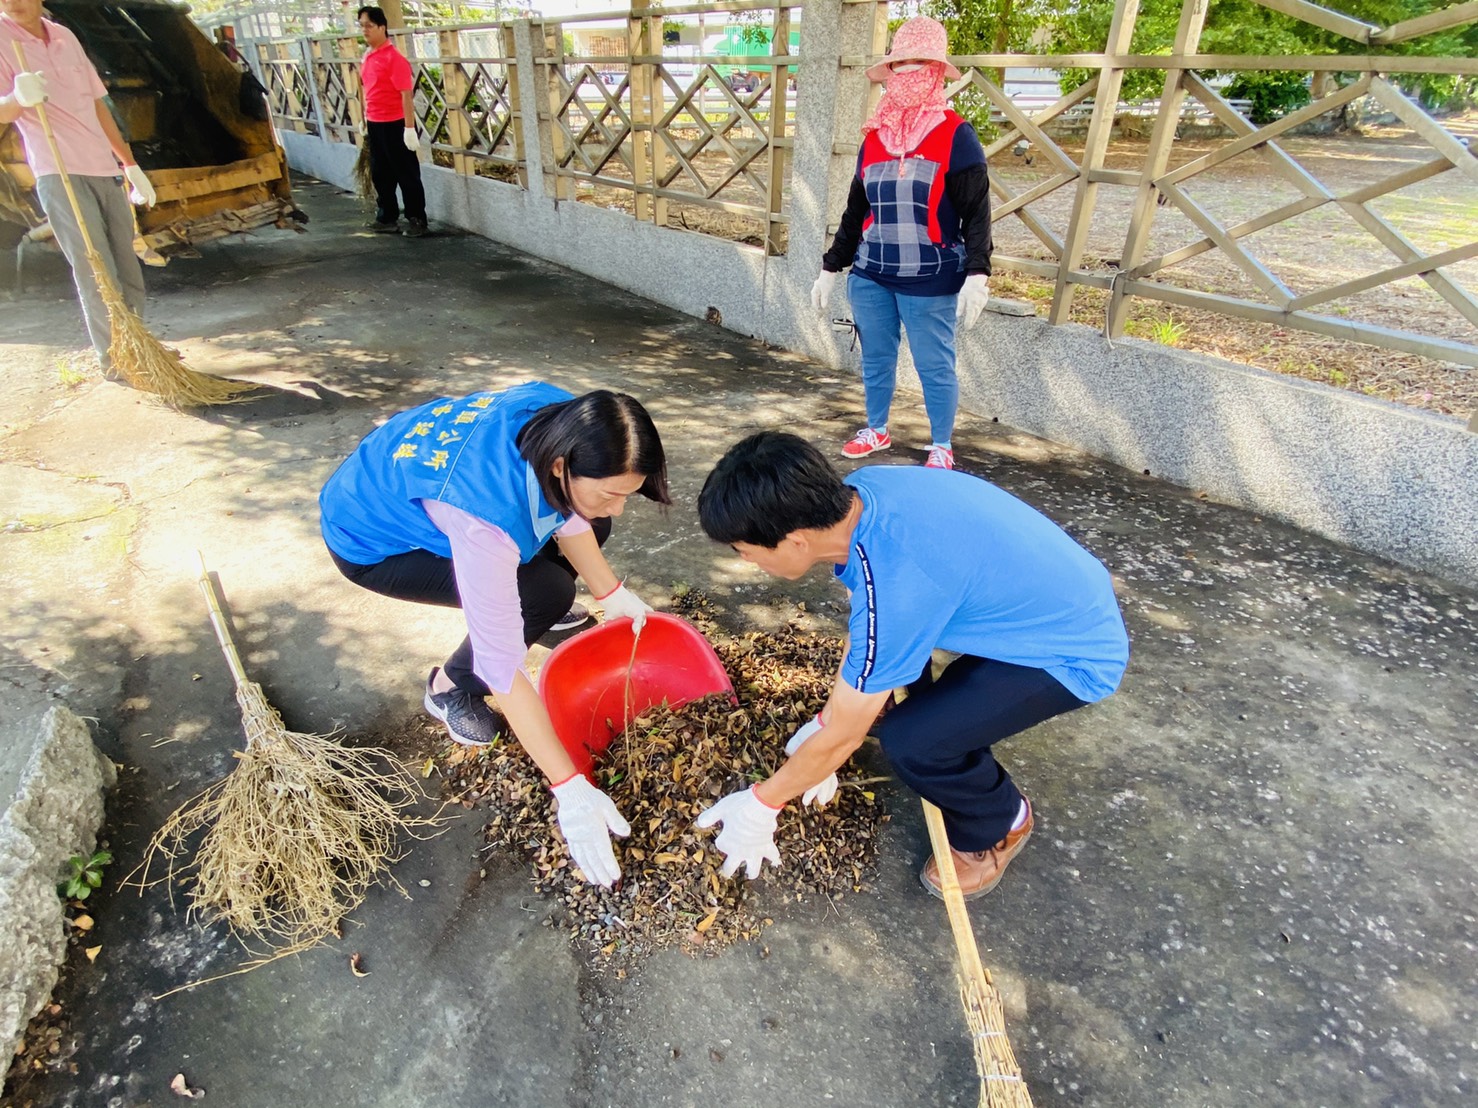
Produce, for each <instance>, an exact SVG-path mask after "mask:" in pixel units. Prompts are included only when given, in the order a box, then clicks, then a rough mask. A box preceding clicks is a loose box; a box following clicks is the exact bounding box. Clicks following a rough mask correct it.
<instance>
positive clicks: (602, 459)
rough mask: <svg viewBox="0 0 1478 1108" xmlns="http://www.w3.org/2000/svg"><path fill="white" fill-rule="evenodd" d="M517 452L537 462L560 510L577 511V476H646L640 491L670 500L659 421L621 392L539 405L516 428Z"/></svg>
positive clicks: (602, 392)
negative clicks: (558, 470) (559, 470)
mask: <svg viewBox="0 0 1478 1108" xmlns="http://www.w3.org/2000/svg"><path fill="white" fill-rule="evenodd" d="M518 452H519V453H520V454H521V455H523V457H524V460H525V461H527V462H528V463H529V465H531V466H533V468H534V473H535V475H536V476H537V477H538V479H539V488H540V489H541V490H542V491H543V493H544V499H545V500H547V501H549V506H550V507H552V508H553V509H554V510H555V511H557V512H559V513H560V514H561V515H573V514H574V511H575V507H574V502H573V500H572V499H571V497H570V480H571V478H574V477H593V478H596V479H600V478H603V477H620V476H623V475H624V474H627V473H635V474H638V475H640V476H642V477H645V478H646V480H645V481H643V482H642V486H641V488H639V489H637V490H636V491H637V492H639V493H641V494H642V495H643V496H645V497H646V498H647V499H648V500H655V501H656V502H657V503H658V504H671V503H672V496H671V494H670V493H669V492H668V491H667V455H666V453H665V452H664V451H663V450H662V440H661V439H660V438H659V437H658V436H657V428H656V425H655V424H653V423H652V417H651V416H649V415H647V410H646V409H645V408H643V407H642V406H641V402H640V401H638V400H637V399H635V398H634V397H631V396H627V395H626V394H625V393H622V392H609V391H607V390H606V389H599V390H597V391H596V392H587V393H586V394H585V395H584V396H577V397H575V398H574V399H573V400H564V401H561V402H560V403H558V404H548V405H546V406H545V407H543V408H540V409H539V410H538V411H537V412H535V413H534V417H533V418H532V419H530V420H529V421H528V422H527V423H525V424H524V426H523V430H521V431H520V432H519V433H518ZM561 458H562V459H564V475H563V476H562V477H556V476H555V475H554V463H555V461H556V460H558V459H561Z"/></svg>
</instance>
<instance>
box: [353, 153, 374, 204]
mask: <svg viewBox="0 0 1478 1108" xmlns="http://www.w3.org/2000/svg"><path fill="white" fill-rule="evenodd" d="M354 193H355V195H356V196H358V197H359V198H360V199H361V200H373V199H374V198H375V178H374V175H373V174H372V173H370V153H369V142H368V140H367V139H360V142H359V154H358V155H357V156H356V157H355V159H354Z"/></svg>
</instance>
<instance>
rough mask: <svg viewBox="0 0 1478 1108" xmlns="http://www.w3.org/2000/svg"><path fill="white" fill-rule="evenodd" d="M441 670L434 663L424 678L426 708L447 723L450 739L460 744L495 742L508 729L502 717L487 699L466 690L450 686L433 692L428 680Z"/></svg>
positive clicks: (432, 679) (479, 744) (474, 744)
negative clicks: (429, 673) (489, 704)
mask: <svg viewBox="0 0 1478 1108" xmlns="http://www.w3.org/2000/svg"><path fill="white" fill-rule="evenodd" d="M440 670H441V667H440V666H437V667H436V668H435V669H433V670H432V671H431V676H430V677H428V678H426V700H425V704H426V710H427V711H428V712H430V713H431V714H432V715H433V716H435V717H436V718H437V719H439V720H441V722H442V723H444V724H446V730H447V734H448V735H450V736H451V737H452V741H453V742H457V743H461V744H462V745H463V746H487V745H488V743H491V742H495V741H496V740H497V738H498V736H499V735H500V734H502V733H503V731H504V730H505V729H506V728H507V724H506V723H505V722H504V720H503V717H502V716H500V715H499V714H498V713H497V712H495V711H493V710H492V709H491V708H489V707H488V704H487V701H486V700H484V699H483V698H482V697H480V696H478V695H476V694H475V693H470V692H467V691H466V690H465V689H458V688H451V689H448V690H447V691H446V692H441V693H434V692H432V691H431V683H432V682H433V681H435V680H436V675H437V673H439V672H440Z"/></svg>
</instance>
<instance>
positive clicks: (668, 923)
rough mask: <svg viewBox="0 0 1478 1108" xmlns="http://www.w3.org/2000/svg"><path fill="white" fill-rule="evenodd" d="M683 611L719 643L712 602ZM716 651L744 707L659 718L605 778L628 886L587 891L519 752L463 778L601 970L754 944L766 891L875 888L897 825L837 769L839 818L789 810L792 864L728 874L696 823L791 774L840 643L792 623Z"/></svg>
mask: <svg viewBox="0 0 1478 1108" xmlns="http://www.w3.org/2000/svg"><path fill="white" fill-rule="evenodd" d="M674 609H675V610H677V611H678V612H679V613H680V614H683V615H685V616H687V617H688V618H690V619H694V621H695V622H697V623H698V624H699V625H700V626H703V627H704V628H705V630H706V631H707V632H708V633H709V636H710V639H711V640H712V639H715V638H716V636H715V635H714V633H713V627H712V623H711V621H710V620H708V619H706V618H705V617H706V615H707V610H706V609H707V602H706V600H705V599H704V598H703V597H702V596H701V595H698V594H688V595H687V596H684V597H681V598H679V599H678V601H677V602H675V603H674ZM715 649H716V650H717V651H718V654H719V656H720V658H721V659H722V660H723V662H724V666H725V668H726V669H727V670H728V672H729V675H730V678H731V679H732V681H733V683H734V689H735V693H736V696H737V698H738V704H737V705H736V704H734V703H733V702H731V701H730V700H729V699H728V698H727V697H724V696H711V697H705V698H703V699H702V700H697V701H694V702H693V703H691V704H688V705H685V706H684V707H683V708H681V709H678V710H676V711H674V710H670V709H668V708H667V707H665V706H663V707H659V708H653V709H649V710H648V711H647V712H645V713H643V714H642V715H641V716H639V717H638V718H637V719H635V720H633V721H632V724H631V726H630V727H628V728H627V729H626V731H625V732H623V733H622V734H621V735H618V736H617V737H616V738H615V740H614V741H613V742H612V744H611V747H610V750H609V751H608V752H607V754H606V756H605V758H604V759H603V760H602V762H601V764H600V765H599V766H598V767H597V770H596V780H597V784H599V785H600V786H601V787H602V788H603V789H605V790H606V792H607V793H608V794H609V795H610V797H611V799H612V800H614V801H615V803H616V806H617V807H618V808H619V809H620V810H621V813H622V814H623V815H624V816H625V817H626V819H627V821H628V822H629V823H630V824H631V836H630V837H629V838H626V839H617V840H615V848H616V857H617V860H618V861H619V862H620V863H621V870H622V875H623V876H622V880H621V882H620V883H619V884H618V885H617V886H616V887H615V888H613V889H602V888H600V887H599V886H595V885H589V884H586V883H585V882H584V881H583V880H582V879H581V878H580V877H579V876H578V875H577V874H576V872H575V871H574V870H573V867H572V864H571V861H570V856H569V851H568V849H567V848H566V846H565V843H564V840H563V838H562V837H561V836H560V835H559V833H558V830H557V828H556V825H555V822H554V818H553V801H552V798H551V797H550V794H549V790H548V788H547V786H546V785H545V783H544V780H543V778H542V776H541V775H540V774H539V772H538V770H537V769H535V767H534V765H533V763H532V762H530V761H529V759H528V757H527V756H526V755H525V754H524V753H523V751H522V749H521V748H519V747H518V746H517V744H514V743H509V744H503V743H499V744H497V745H495V746H493V747H490V748H486V749H484V750H483V751H481V752H478V753H475V754H472V755H470V756H467V757H464V758H463V760H462V761H461V762H460V764H458V765H456V766H455V767H451V770H452V774H451V780H452V783H453V790H454V792H455V793H457V794H459V795H458V799H461V800H462V801H463V802H464V803H467V802H472V803H474V804H476V805H478V806H486V807H488V808H490V809H491V819H490V820H489V822H488V825H487V828H486V835H487V838H488V841H489V843H490V844H493V845H498V846H506V847H512V848H514V849H515V850H517V851H519V852H520V853H521V854H522V855H523V856H524V857H525V858H526V859H527V860H528V861H529V862H531V863H532V866H533V870H534V875H533V876H534V884H535V886H536V887H537V888H538V889H539V890H540V891H541V892H544V893H548V894H552V895H553V896H555V897H556V898H557V899H558V901H559V905H560V910H559V911H557V912H556V913H555V914H554V917H553V920H554V923H555V924H556V925H557V926H561V927H564V928H566V929H568V930H569V931H570V932H571V934H572V936H574V937H575V938H578V939H580V940H581V941H583V942H584V943H587V944H589V945H590V946H591V947H592V948H593V949H594V950H595V951H597V952H598V954H599V955H600V956H601V957H602V958H604V959H618V960H628V959H630V958H632V957H639V956H641V955H643V954H645V953H647V952H649V951H651V950H654V949H656V948H658V947H662V946H668V945H672V944H681V945H682V946H683V947H684V948H685V949H688V950H690V951H698V950H703V951H711V950H716V949H717V948H719V947H721V946H724V945H726V944H728V943H731V942H733V941H735V940H737V939H752V938H754V937H756V936H757V935H758V934H759V932H760V929H761V927H762V926H763V925H764V923H765V922H767V921H766V920H765V919H764V917H763V913H762V911H761V910H760V909H759V908H758V907H757V906H756V905H755V899H756V894H757V893H759V894H761V895H766V896H768V895H770V894H772V893H773V895H776V896H778V897H779V899H780V900H781V901H782V902H788V901H791V900H802V899H806V898H808V897H813V896H814V897H824V898H827V899H829V900H839V899H841V897H842V896H843V894H845V893H846V892H849V891H851V892H858V891H861V890H862V889H864V888H865V887H866V884H867V882H868V880H869V878H870V877H871V874H872V871H873V866H874V860H875V857H876V846H877V835H878V831H879V827H880V825H881V823H882V822H883V821H884V820H885V819H886V818H887V817H886V816H885V815H883V813H882V810H881V807H880V806H879V804H878V802H877V800H876V798H875V795H874V793H873V792H872V791H871V787H870V786H871V785H872V783H873V781H872V779H862V780H858V778H859V777H860V773H859V771H858V770H857V769H856V768H855V767H854V766H853V765H852V764H851V763H849V764H848V765H846V766H843V767H842V769H841V771H840V772H839V774H838V776H839V777H840V778H841V781H842V788H841V789H840V790H839V791H838V793H837V795H836V798H835V799H834V800H833V801H832V802H831V803H830V804H829V805H827V807H825V808H823V809H820V810H818V809H816V808H814V807H808V808H806V809H805V810H801V809H800V806H799V805H798V804H796V803H791V804H789V805H787V806H786V808H785V810H784V811H783V812H782V813H781V815H780V821H779V827H778V830H777V832H776V836H775V839H776V843H777V844H778V846H779V848H780V855H781V859H782V865H781V868H780V869H778V870H774V869H772V868H771V867H769V866H766V867H765V870H764V875H763V876H762V877H761V878H760V879H759V880H757V881H755V882H750V881H746V880H745V879H744V878H743V877H742V876H737V877H734V878H728V879H726V878H723V877H721V876H720V875H719V868H720V866H721V865H722V863H723V855H722V854H721V853H720V852H719V851H718V850H716V849H715V848H714V846H713V836H714V834H715V832H714V831H699V830H698V829H697V828H695V827H694V826H693V820H694V819H695V818H696V817H697V816H698V814H699V813H700V812H701V811H702V810H703V809H704V808H706V807H708V805H710V804H712V803H713V802H714V801H715V800H717V799H718V798H719V797H721V796H724V795H725V794H727V793H729V792H732V791H734V790H737V789H741V788H744V787H746V786H747V785H749V784H751V783H752V782H754V781H757V780H760V779H762V778H763V777H765V776H767V775H769V774H770V773H771V772H772V771H773V770H774V769H775V768H776V767H777V766H778V765H779V763H780V762H781V761H782V760H783V758H784V748H785V742H786V740H787V739H788V738H789V737H790V735H791V734H792V733H793V732H794V731H795V729H796V728H797V727H798V726H800V725H801V724H802V723H804V722H805V721H806V720H807V719H809V718H810V717H811V716H812V715H813V714H814V713H815V712H816V711H817V709H818V708H819V707H820V706H821V704H822V703H823V702H824V700H825V698H826V695H827V693H828V692H829V691H830V688H831V684H832V681H833V679H834V677H835V674H836V670H837V665H838V662H839V660H840V650H841V644H840V641H839V640H837V639H835V638H830V637H825V636H821V635H816V634H813V633H808V632H805V631H803V630H801V629H800V628H799V627H798V626H796V625H795V624H794V623H792V624H789V625H787V626H785V627H782V628H781V629H780V630H779V631H778V632H776V633H774V634H769V633H764V632H749V633H747V634H745V635H743V636H740V637H737V638H733V637H730V638H716V641H715ZM741 874H742V870H741Z"/></svg>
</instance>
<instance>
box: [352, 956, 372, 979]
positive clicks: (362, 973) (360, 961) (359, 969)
mask: <svg viewBox="0 0 1478 1108" xmlns="http://www.w3.org/2000/svg"><path fill="white" fill-rule="evenodd" d="M349 969H350V970H351V971H352V972H353V973H354V976H355V977H368V976H369V970H367V969H365V968H364V955H363V954H361V953H359V951H357V950H356V951H355V952H354V953H353V954H351V955H349Z"/></svg>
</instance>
